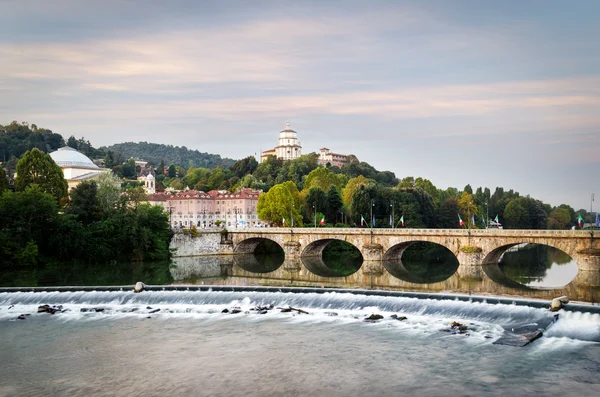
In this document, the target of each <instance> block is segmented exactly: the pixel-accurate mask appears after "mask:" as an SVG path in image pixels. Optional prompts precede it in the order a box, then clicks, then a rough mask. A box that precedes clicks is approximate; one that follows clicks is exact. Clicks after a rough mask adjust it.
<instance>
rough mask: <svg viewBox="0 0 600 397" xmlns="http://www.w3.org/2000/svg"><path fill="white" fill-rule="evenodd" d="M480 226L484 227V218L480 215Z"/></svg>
mask: <svg viewBox="0 0 600 397" xmlns="http://www.w3.org/2000/svg"><path fill="white" fill-rule="evenodd" d="M481 226H483V227H485V218H484V217H483V215H481Z"/></svg>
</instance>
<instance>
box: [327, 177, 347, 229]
mask: <svg viewBox="0 0 600 397" xmlns="http://www.w3.org/2000/svg"><path fill="white" fill-rule="evenodd" d="M343 205H344V203H343V202H342V196H341V195H340V191H339V190H338V188H337V187H335V185H333V186H331V187H330V188H329V190H328V191H327V212H325V216H326V220H327V222H328V223H337V222H336V219H337V217H338V216H339V215H340V213H341V210H342V206H343Z"/></svg>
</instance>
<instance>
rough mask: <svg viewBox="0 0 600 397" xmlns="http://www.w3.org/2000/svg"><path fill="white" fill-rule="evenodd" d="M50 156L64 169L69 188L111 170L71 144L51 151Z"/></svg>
mask: <svg viewBox="0 0 600 397" xmlns="http://www.w3.org/2000/svg"><path fill="white" fill-rule="evenodd" d="M50 157H52V160H54V162H55V163H56V164H58V166H59V167H60V168H61V169H62V171H63V175H64V177H65V179H66V180H67V184H68V185H69V190H71V189H73V188H75V186H77V185H79V184H80V183H81V182H83V181H87V180H90V179H94V178H95V177H96V176H98V175H100V174H101V173H103V172H107V171H110V170H109V169H106V168H100V167H98V166H97V165H96V164H94V162H93V161H92V160H90V159H89V158H88V157H87V156H86V155H85V154H83V153H80V152H78V151H77V150H75V149H73V148H72V147H70V146H63V147H61V148H60V149H58V150H56V151H54V152H52V153H50Z"/></svg>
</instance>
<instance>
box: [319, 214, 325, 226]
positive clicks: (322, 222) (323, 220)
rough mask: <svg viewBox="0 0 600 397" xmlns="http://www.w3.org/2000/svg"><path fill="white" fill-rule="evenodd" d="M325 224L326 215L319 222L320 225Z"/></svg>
mask: <svg viewBox="0 0 600 397" xmlns="http://www.w3.org/2000/svg"><path fill="white" fill-rule="evenodd" d="M324 224H325V216H323V218H321V222H319V225H321V226H323V225H324Z"/></svg>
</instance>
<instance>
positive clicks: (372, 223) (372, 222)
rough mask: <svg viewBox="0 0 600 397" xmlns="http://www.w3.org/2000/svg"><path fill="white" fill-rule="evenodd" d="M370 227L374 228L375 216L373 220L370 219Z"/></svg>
mask: <svg viewBox="0 0 600 397" xmlns="http://www.w3.org/2000/svg"><path fill="white" fill-rule="evenodd" d="M371 227H375V215H373V219H371Z"/></svg>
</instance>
